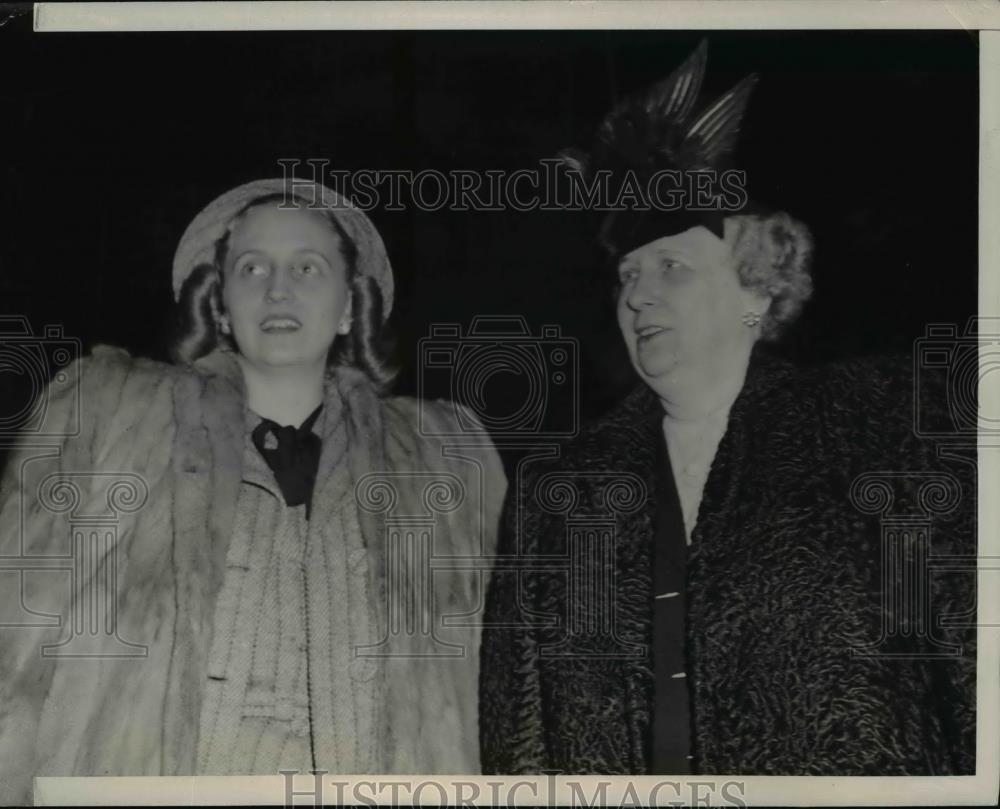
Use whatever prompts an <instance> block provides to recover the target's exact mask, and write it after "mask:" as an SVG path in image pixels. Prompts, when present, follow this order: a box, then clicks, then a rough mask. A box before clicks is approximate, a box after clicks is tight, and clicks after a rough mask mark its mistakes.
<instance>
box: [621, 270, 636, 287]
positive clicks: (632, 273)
mask: <svg viewBox="0 0 1000 809" xmlns="http://www.w3.org/2000/svg"><path fill="white" fill-rule="evenodd" d="M638 274H639V273H638V271H637V270H635V269H634V268H631V267H630V268H629V269H627V270H622V271H621V272H620V273H619V278H620V279H621V282H622V283H623V284H627V283H629V282H631V281H634V280H635V278H636V276H637V275H638Z"/></svg>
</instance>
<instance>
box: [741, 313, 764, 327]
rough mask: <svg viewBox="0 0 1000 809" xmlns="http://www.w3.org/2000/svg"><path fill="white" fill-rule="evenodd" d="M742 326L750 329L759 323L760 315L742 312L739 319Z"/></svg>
mask: <svg viewBox="0 0 1000 809" xmlns="http://www.w3.org/2000/svg"><path fill="white" fill-rule="evenodd" d="M741 320H742V321H743V325H744V326H749V327H750V328H751V329H752V328H753V327H754V326H756V325H757V324H758V323H760V313H759V312H744V313H743V317H742V318H741Z"/></svg>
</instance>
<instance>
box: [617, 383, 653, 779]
mask: <svg viewBox="0 0 1000 809" xmlns="http://www.w3.org/2000/svg"><path fill="white" fill-rule="evenodd" d="M611 420H612V423H611V424H610V425H605V427H604V429H607V430H608V433H607V434H608V435H609V436H613V437H614V438H615V439H616V440H615V443H614V448H613V450H612V452H611V455H612V457H613V458H614V462H613V465H612V466H611V469H612V470H621V471H625V470H628V471H630V472H632V473H633V474H636V475H638V477H639V478H640V479H641V480H642V483H643V486H644V487H645V498H644V499H643V503H642V505H641V506H640V507H639V508H638V509H636V510H634V511H631V512H626V513H623V514H620V515H619V516H618V518H617V520H616V522H617V526H618V536H617V540H618V553H617V559H618V586H617V587H616V588H615V608H616V626H618V627H620V628H621V631H622V634H623V636H624V637H623V640H627V641H628V642H630V643H634V644H635V645H636V647H637V649H638V652H637V654H636V655H633V656H625V657H623V658H622V659H621V661H620V665H619V667H618V668H619V672H620V677H621V683H622V687H623V698H624V705H623V708H624V721H625V725H626V732H627V737H628V750H627V753H626V754H625V755H627V759H626V760H624V761H621V762H618V763H614V764H613V766H612V767H611V769H610V770H609V771H615V770H622V771H626V772H631V773H643V772H645V771H646V769H647V761H648V744H649V735H650V724H651V721H652V705H653V701H652V700H653V657H652V626H653V612H652V604H653V589H652V588H653V576H652V573H653V568H652V565H653V553H652V551H653V530H654V525H655V516H656V507H657V493H658V492H659V491H661V487H662V486H663V485H665V481H664V475H663V472H662V470H659V469H658V468H657V463H656V460H657V458H658V446H659V443H660V442H662V437H661V435H660V421H661V420H662V409H661V408H660V406H659V403H658V402H657V400H656V397H655V396H654V395H653V394H652V392H651V391H650V390H649V389H648V388H646V387H645V386H642V388H640V389H638V390H636V391H635V392H634V393H633V394H632V395H630V396H629V397H628V398H627V399H626V400H625V402H624V403H623V405H622V407H621V408H620V409H619V410H618V411H617V412H616V413H615V414H614V415H613V416H612V417H611Z"/></svg>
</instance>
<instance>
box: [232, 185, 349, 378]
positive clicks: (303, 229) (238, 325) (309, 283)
mask: <svg viewBox="0 0 1000 809" xmlns="http://www.w3.org/2000/svg"><path fill="white" fill-rule="evenodd" d="M223 272H224V274H225V279H224V284H223V291H222V299H223V304H224V306H225V310H226V313H227V315H228V318H229V322H230V324H231V326H232V332H233V337H234V338H235V340H236V344H237V346H238V347H239V351H240V354H241V355H242V356H243V359H244V360H245V361H246V362H249V363H250V364H251V365H253V366H254V367H255V368H257V369H259V370H267V369H273V368H288V367H292V366H301V367H303V368H306V367H318V368H325V367H326V360H327V355H328V352H329V350H330V346H331V345H332V344H333V341H334V338H335V337H336V336H337V334H338V333H341V334H344V333H346V332H347V331H348V330H349V328H350V323H349V321H348V319H347V316H348V314H349V312H350V292H349V288H348V279H347V264H346V262H345V261H344V258H343V256H342V254H341V250H340V237H339V236H338V235H337V233H336V232H335V231H334V230H333V229H332V228H331V227H330V224H329V222H327V220H326V219H325V218H324V216H323V215H322V214H321V213H319V212H318V211H311V210H308V209H306V208H291V209H280V208H278V207H276V206H270V205H268V206H260V207H257V208H251V209H250V210H249V211H247V213H246V214H245V215H244V216H243V218H242V219H241V220H240V222H238V223H237V225H236V227H235V228H234V229H233V231H232V233H231V234H230V239H229V248H228V251H227V255H226V260H225V266H224V267H223Z"/></svg>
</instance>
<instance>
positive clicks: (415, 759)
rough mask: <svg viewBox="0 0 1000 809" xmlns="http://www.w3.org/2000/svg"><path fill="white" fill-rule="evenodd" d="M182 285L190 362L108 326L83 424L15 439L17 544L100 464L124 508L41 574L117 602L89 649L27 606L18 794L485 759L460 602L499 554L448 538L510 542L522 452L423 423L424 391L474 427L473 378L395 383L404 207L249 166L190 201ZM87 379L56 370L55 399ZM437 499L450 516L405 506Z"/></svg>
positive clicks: (6, 762)
mask: <svg viewBox="0 0 1000 809" xmlns="http://www.w3.org/2000/svg"><path fill="white" fill-rule="evenodd" d="M174 288H175V292H176V295H177V297H178V301H179V313H180V317H179V324H180V329H179V333H178V337H177V340H176V342H175V345H174V354H175V356H176V358H177V362H176V364H171V365H168V364H163V363H157V362H152V361H149V360H144V359H138V358H133V357H130V356H129V355H128V354H127V353H125V352H124V351H122V350H118V349H113V348H97V349H95V350H94V352H93V354H92V356H90V357H87V358H85V359H83V360H82V361H80V362H79V364H78V367H77V369H76V371H78V373H79V377H80V380H81V391H80V396H81V401H82V408H83V409H82V414H83V417H82V426H81V429H80V431H79V434H78V435H75V436H72V437H69V438H67V439H65V440H64V442H63V444H62V446H61V447H60V448H59V449H60V452H59V455H58V458H56V459H55V461H54V462H51V463H40V464H33V463H32V452H33V451H32V450H31V448H30V446H29V445H28V443H27V441H26V443H25V446H24V447H23V448H22V449H21V451H20V453H19V454H18V455H17V456H16V457H15V458H14V459H13V460H12V462H11V463H10V464H9V465H8V473H7V477H6V479H5V481H4V485H3V505H2V517H0V520H2V522H0V525H2V526H3V534H2V547H3V553H4V554H5V555H14V556H17V555H22V556H27V557H31V558H38V557H42V556H50V557H51V556H53V555H63V556H66V555H67V553H68V552H69V549H70V547H71V546H70V544H69V542H70V531H69V524H68V523H67V515H66V514H65V513H64V512H65V509H63V510H62V511H60V510H59V509H57V508H52V507H51V503H50V502H49V501H51V500H52V499H53V498H52V497H51V496H49V497H48V499H46V498H47V495H46V492H51V491H52V489H51V487H48V488H47V486H48V483H47V482H48V481H51V480H56V481H58V482H59V485H60V486H63V491H66V490H67V488H66V487H73V486H75V487H76V489H75V491H76V492H77V495H78V497H79V502H77V504H76V507H75V508H74V510H73V514H74V515H78V514H100V513H101V512H102V511H105V512H106V511H107V508H108V506H109V504H113V503H118V505H119V507H120V511H121V512H122V513H121V514H120V519H119V521H118V523H117V526H116V535H115V542H114V543H113V544H111V545H107V546H105V545H101V546H100V551H99V553H97V554H96V555H90V556H87V560H89V561H88V563H87V564H80V565H78V569H79V570H82V571H83V574H82V575H80V576H78V577H76V578H74V580H73V587H72V588H70V587H68V586H67V582H66V579H65V578H64V577H63V576H60V575H54V574H51V573H50V574H49V575H48V578H45V576H44V575H42V574H39V575H38V576H37V578H31V576H30V575H28V574H25V575H26V579H25V581H26V582H28V583H27V584H26V585H25V588H24V593H23V598H24V601H23V604H24V607H25V608H26V609H29V610H37V611H48V612H49V613H50V614H55V615H62V616H64V617H65V616H71V615H79V614H80V613H81V611H82V610H81V605H94V604H98V605H99V606H100V609H101V610H107V609H111V610H112V611H114V620H113V621H112V622H111V625H108V626H107V630H108V631H107V634H106V636H102V637H101V638H99V639H98V640H99V641H100V643H98V644H97V646H95V645H94V644H93V643H91V644H90V646H89V647H88V648H89V652H88V653H87V654H86V655H80V654H76V655H71V653H72V651H73V649H77V650H79V649H80V648H82V646H81V643H82V642H83V641H88V642H89V641H94V638H89V639H88V638H82V639H81V637H79V636H78V635H74V633H75V632H78V627H77V626H76V624H75V623H74V622H73V621H70V620H66V622H65V628H64V630H62V631H60V630H58V629H51V628H44V627H38V626H35V627H23V626H22V627H17V628H6V629H3V630H2V632H3V634H4V637H3V641H2V644H0V706H2V707H0V783H2V784H3V786H4V789H5V793H4V794H5V795H6V796H7V797H10V798H15V799H23V798H24V794H23V790H24V789H25V788H26V786H27V783H28V779H30V777H31V776H33V775H180V774H218V775H223V774H275V773H277V772H278V771H279V770H288V769H291V770H298V771H301V772H306V771H309V770H312V769H321V770H326V771H329V772H338V773H376V772H428V773H433V772H476V771H478V769H479V758H478V748H477V744H476V739H477V704H476V683H477V669H478V656H477V653H476V650H477V649H478V642H479V637H478V631H477V630H476V629H474V628H472V627H471V625H469V626H465V627H461V628H459V627H449V626H446V625H445V621H444V620H443V619H444V617H445V616H447V615H455V614H459V613H461V614H464V615H468V614H470V613H473V612H474V611H475V610H476V608H477V606H478V605H479V604H480V603H481V599H482V582H481V581H480V574H478V573H475V572H461V571H457V570H449V571H437V572H435V575H434V578H433V586H431V585H430V584H428V583H427V581H425V580H423V579H421V576H422V575H423V574H422V572H421V571H422V568H420V566H421V565H423V566H426V565H429V564H430V559H429V558H424V557H427V556H428V555H429V554H435V555H440V554H444V555H448V556H455V555H458V556H466V557H468V556H475V555H478V554H480V553H487V554H488V553H490V552H491V549H492V547H493V544H494V536H493V525H494V520H495V517H496V515H497V514H498V512H499V498H502V492H503V488H504V482H503V473H502V471H501V467H500V465H499V461H498V459H497V456H496V453H495V450H493V449H492V447H480V448H479V449H478V454H475V455H470V457H469V458H468V459H465V460H463V459H462V458H458V457H450V456H449V457H445V453H444V452H443V451H442V449H443V448H442V446H441V442H440V441H438V440H437V439H433V438H429V437H427V435H425V434H422V433H421V432H420V430H419V429H418V426H417V425H418V407H419V408H422V412H421V414H420V423H421V424H422V425H428V424H429V425H431V427H432V428H434V429H433V430H432V431H431V432H432V433H433V434H434V435H442V434H447V433H449V432H455V430H452V429H449V428H450V427H454V426H455V425H454V423H453V420H454V418H455V415H454V413H455V410H454V407H453V406H452V405H450V404H445V403H434V402H423V403H419V404H418V403H417V402H416V401H412V400H408V399H402V398H392V397H387V396H385V395H384V394H383V392H382V391H383V390H384V388H385V385H386V382H387V380H388V374H387V371H386V369H385V367H384V364H383V363H382V361H381V359H380V357H379V353H378V348H377V346H378V343H377V339H376V338H377V336H378V333H379V331H380V329H381V326H382V322H383V320H384V317H385V316H386V315H387V314H388V312H389V310H390V308H391V305H392V293H393V283H392V271H391V268H390V265H389V261H388V258H387V257H386V254H385V250H384V247H383V245H382V240H381V239H380V238H379V236H378V233H377V232H376V231H375V229H374V227H373V226H372V224H371V222H370V221H369V220H368V218H367V217H366V216H365V215H364V214H363V213H362V212H361V211H360V210H357V209H355V208H353V207H351V206H350V205H349V204H347V203H346V202H345V201H344V200H343V199H341V198H340V197H338V196H337V195H336V194H334V192H332V191H330V190H329V189H326V188H324V187H322V186H319V185H315V184H312V183H305V182H301V181H294V182H292V181H288V182H286V181H283V180H263V181H257V182H253V183H249V184H247V185H244V186H241V187H239V188H236V189H233V190H232V191H229V192H227V193H226V194H224V195H223V196H222V197H220V198H219V199H217V200H215V201H214V202H213V203H212V204H211V205H209V206H208V207H207V208H206V209H205V210H204V211H202V212H201V213H200V214H199V215H198V216H197V217H196V218H195V219H194V221H193V222H192V223H191V225H190V226H189V227H188V229H187V231H186V233H185V234H184V236H183V238H182V239H181V242H180V245H179V247H178V250H177V254H176V257H175V261H174ZM75 395H76V391H75V390H63V389H58V390H57V389H56V388H55V387H53V389H52V390H51V391H50V396H49V401H48V407H49V409H50V412H49V417H50V418H51V419H52V423H54V424H55V423H57V422H59V420H60V419H64V420H65V419H68V418H69V417H70V416H69V414H70V411H71V410H72V407H73V401H72V400H73V398H74V396H75ZM36 454H37V453H36ZM466 454H469V453H466ZM50 461H51V459H50ZM53 476H54V477H53ZM81 476H82V478H81ZM116 480H117V481H120V482H124V484H125V485H127V486H131V487H132V492H133V496H132V499H131V501H130V502H129V503H126V504H124V505H122V503H121V502H120V500H119V501H116V500H115V499H114V498H113V497H111V496H110V495H109V493H108V486H109V485H112V486H113V485H115V481H116ZM81 481H82V482H81ZM22 501H23V502H22ZM126 506H127V507H126ZM436 507H437V508H436ZM414 517H419V518H421V519H422V520H423V521H424V524H425V525H424V527H423V528H422V529H421V531H425V532H430V536H431V539H430V540H429V544H427V545H424V546H421V547H418V546H417V545H414V544H413V543H414V542H418V541H419V540H420V537H417V539H414V533H413V531H414V529H413V528H412V527H411V528H410V529H409V530H410V533H409V534H406V533H403V534H402V535H399V533H398V532H397V531H395V530H389V526H388V520H389V519H392V518H403V519H406V518H410V519H411V520H412V518H414ZM428 518H433V526H432V527H430V528H428V527H427V526H426V523H427V519H428ZM22 524H23V526H24V530H23V537H22V536H21V534H20V532H19V530H18V526H19V525H22ZM404 545H405V547H404ZM411 546H412V547H411ZM407 558H413V559H415V560H416V561H415V564H416V565H417V566H418V568H420V569H412V570H411V569H410V568H407V567H405V566H400V564H398V562H399V560H400V559H407ZM91 563H92V566H91ZM109 571H110V572H109ZM29 579H30V581H29ZM422 581H423V583H424V586H422V585H421V584H420V582H422ZM5 597H6V598H7V599H8V600H9V602H10V603H7V604H6V605H5V609H16V608H17V607H18V606H19V603H20V599H21V597H22V593H20V592H18V591H17V588H16V587H14V588H9V589H8V592H6V593H5ZM400 605H402V607H401V609H402V610H403V612H402V613H399V609H397V608H400ZM84 608H86V607H84ZM74 610H76V612H74ZM414 611H415V615H416V619H417V624H416V625H414V624H413V614H414ZM5 614H6V615H10V614H13V613H11V612H8V613H5ZM22 614H23V613H22ZM401 616H402V618H401ZM407 616H409V617H407ZM104 617H105V619H106V618H107V613H105V615H104ZM400 620H403V624H402V631H397V630H398V628H399V621H400ZM26 623H30V621H28V622H26ZM106 623H107V621H105V622H104V623H102V626H105V624H106ZM81 625H82V622H81ZM88 626H89V624H88ZM67 633H68V635H67ZM445 643H451V644H453V645H452V646H450V647H447V648H446V651H448V652H449V654H447V655H445V654H441V651H442V649H443V648H445V647H444V646H443V644H445ZM74 644H75V645H74ZM101 644H103V645H101ZM455 649H458V650H461V651H462V654H459V655H456V654H455ZM81 657H83V658H86V659H81Z"/></svg>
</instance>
